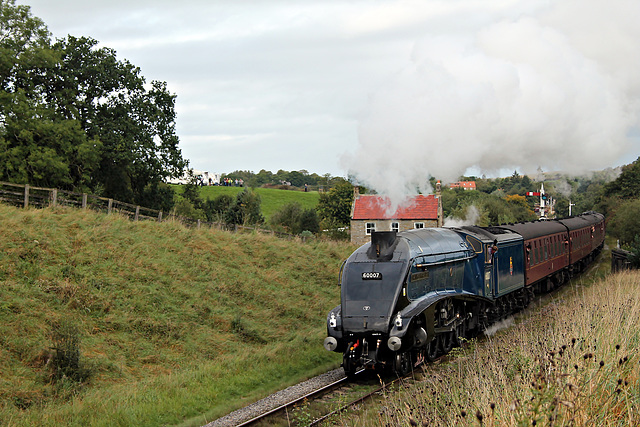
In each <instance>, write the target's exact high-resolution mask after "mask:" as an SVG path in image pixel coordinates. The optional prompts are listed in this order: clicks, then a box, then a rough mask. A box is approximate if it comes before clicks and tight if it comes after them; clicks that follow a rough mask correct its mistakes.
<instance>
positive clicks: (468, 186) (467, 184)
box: [449, 181, 476, 190]
mask: <svg viewBox="0 0 640 427" xmlns="http://www.w3.org/2000/svg"><path fill="white" fill-rule="evenodd" d="M449 188H462V189H463V190H475V189H476V182H475V181H458V182H452V183H451V184H449Z"/></svg>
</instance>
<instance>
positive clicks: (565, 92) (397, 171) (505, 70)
mask: <svg viewBox="0 0 640 427" xmlns="http://www.w3.org/2000/svg"><path fill="white" fill-rule="evenodd" d="M515 3H520V4H521V5H522V13H520V14H518V15H517V16H518V17H517V18H514V19H511V20H505V19H504V18H505V17H504V15H501V16H500V18H496V19H495V20H494V22H491V20H490V19H488V20H486V22H488V23H486V24H484V25H482V26H481V27H482V28H477V29H474V30H473V31H470V32H469V33H466V34H465V33H462V32H460V29H459V28H456V30H457V32H455V33H454V32H453V31H452V33H451V34H447V33H443V32H441V33H440V34H438V35H428V34H427V35H425V36H424V37H423V38H422V39H421V40H419V41H418V42H417V43H416V44H415V46H414V49H413V55H412V57H411V58H410V63H409V65H408V66H406V67H404V68H403V69H401V70H400V71H399V72H398V73H397V75H395V76H394V77H393V78H391V79H390V80H389V81H388V82H387V84H386V85H384V86H383V87H382V88H381V89H380V90H379V91H377V92H376V93H375V94H374V95H373V96H372V97H371V101H370V105H369V106H368V111H367V114H366V117H365V118H364V119H363V120H362V121H361V122H360V126H359V144H358V148H357V149H356V151H355V152H354V153H351V154H347V155H345V156H344V157H343V159H342V160H343V162H342V163H343V166H345V168H346V169H348V170H349V171H350V174H352V175H354V176H355V177H356V178H357V179H358V180H359V182H360V183H362V184H364V185H366V186H369V187H371V188H374V189H375V190H377V191H378V192H379V193H381V194H385V195H387V196H389V197H390V198H391V200H392V202H393V203H400V201H401V200H402V199H403V198H404V197H405V196H406V195H410V194H415V192H416V189H419V190H422V191H428V190H429V187H428V184H427V183H428V179H429V177H430V176H433V177H436V178H438V179H441V180H442V181H443V183H447V182H451V181H456V180H457V179H458V177H459V176H460V175H463V174H464V173H465V172H466V171H467V170H469V169H470V168H473V169H474V170H479V171H481V173H486V174H489V175H491V174H495V173H497V172H498V171H501V170H505V169H506V170H510V171H513V170H515V169H517V170H518V171H519V172H521V173H532V172H535V170H536V169H537V168H538V167H542V168H543V169H544V170H562V171H564V172H567V173H580V172H583V171H588V170H594V169H601V168H604V167H607V166H613V165H614V163H615V162H616V161H619V159H621V157H622V156H623V155H624V154H625V153H628V152H629V150H631V138H630V134H632V133H633V132H634V131H635V132H637V130H638V129H640V108H639V107H640V43H639V42H638V40H640V25H638V24H637V18H638V17H639V16H640V2H638V1H637V0H619V1H614V2H610V1H602V0H579V1H578V0H559V1H555V2H551V3H546V5H547V7H546V8H538V9H537V10H535V11H531V10H530V9H527V6H526V4H528V2H525V1H521V2H517V1H516V2H515ZM498 19H499V20H498ZM425 26H426V27H428V25H425ZM440 28H442V26H440Z"/></svg>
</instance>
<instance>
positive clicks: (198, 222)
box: [198, 220, 200, 228]
mask: <svg viewBox="0 0 640 427" xmlns="http://www.w3.org/2000/svg"><path fill="white" fill-rule="evenodd" d="M198 228H200V220H198Z"/></svg>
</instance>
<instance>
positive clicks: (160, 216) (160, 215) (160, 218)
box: [158, 211, 162, 222]
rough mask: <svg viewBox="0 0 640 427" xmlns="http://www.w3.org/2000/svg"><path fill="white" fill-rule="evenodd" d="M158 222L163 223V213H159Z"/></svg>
mask: <svg viewBox="0 0 640 427" xmlns="http://www.w3.org/2000/svg"><path fill="white" fill-rule="evenodd" d="M158 222H162V211H160V212H158Z"/></svg>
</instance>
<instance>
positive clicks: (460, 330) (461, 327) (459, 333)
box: [454, 321, 467, 347]
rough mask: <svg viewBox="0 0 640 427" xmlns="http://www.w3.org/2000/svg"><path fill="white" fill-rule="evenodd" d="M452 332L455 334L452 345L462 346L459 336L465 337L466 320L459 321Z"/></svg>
mask: <svg viewBox="0 0 640 427" xmlns="http://www.w3.org/2000/svg"><path fill="white" fill-rule="evenodd" d="M454 334H455V342H454V346H455V347H462V341H461V340H460V338H467V322H466V321H464V322H462V323H460V324H459V325H458V326H457V327H456V331H455V332H454Z"/></svg>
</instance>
